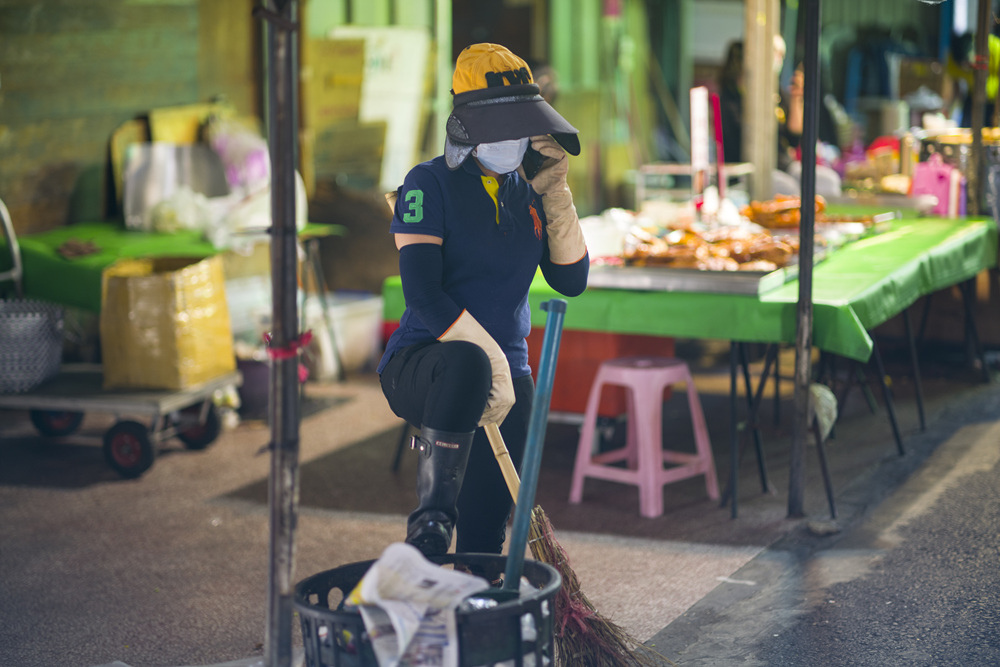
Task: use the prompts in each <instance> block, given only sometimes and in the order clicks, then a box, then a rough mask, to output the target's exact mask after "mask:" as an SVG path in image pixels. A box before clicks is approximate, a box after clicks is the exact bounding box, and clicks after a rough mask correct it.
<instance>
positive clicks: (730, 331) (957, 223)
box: [382, 209, 997, 514]
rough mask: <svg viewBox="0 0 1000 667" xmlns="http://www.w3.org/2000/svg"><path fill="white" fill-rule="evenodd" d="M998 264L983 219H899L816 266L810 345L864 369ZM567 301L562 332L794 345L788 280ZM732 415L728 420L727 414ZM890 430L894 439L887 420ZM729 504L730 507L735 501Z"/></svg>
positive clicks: (614, 292) (535, 319) (391, 310)
mask: <svg viewBox="0 0 1000 667" xmlns="http://www.w3.org/2000/svg"><path fill="white" fill-rule="evenodd" d="M851 210H852V211H853V212H855V213H859V214H864V213H866V211H863V210H858V209H851ZM879 212H881V211H879ZM996 264H997V227H996V224H995V223H994V222H993V221H992V220H991V219H988V218H963V219H943V218H916V217H915V214H913V213H912V212H907V213H905V214H903V216H902V217H901V218H899V219H897V220H895V221H893V222H892V223H890V224H889V226H888V228H887V229H886V231H884V232H883V233H881V234H878V235H875V236H870V237H867V238H863V239H860V240H858V241H855V242H853V243H850V244H848V245H846V246H843V247H841V248H839V249H838V250H836V251H835V252H832V253H830V254H829V256H827V257H826V258H825V259H824V260H823V261H821V262H820V263H818V264H817V265H816V266H815V268H814V271H813V335H812V340H813V344H814V345H815V346H816V347H817V348H818V349H820V350H822V351H825V352H829V353H832V354H835V355H838V356H843V357H846V358H848V359H854V360H857V361H867V360H868V359H869V358H870V357H871V356H872V352H873V349H874V343H873V340H872V337H871V334H870V332H871V330H872V329H873V328H875V327H877V326H878V325H880V324H882V323H883V322H885V321H887V320H889V319H890V318H892V317H893V316H895V315H897V314H899V313H902V312H904V311H905V310H906V309H907V308H909V307H910V306H911V305H913V303H914V302H915V301H916V300H917V299H918V298H920V297H921V296H924V295H928V294H931V293H933V292H936V291H938V290H941V289H944V288H947V287H951V286H953V285H956V284H959V283H962V282H964V281H967V280H969V279H971V278H973V277H974V276H975V275H976V274H977V273H979V272H980V271H982V270H984V269H988V268H992V267H994V266H996ZM557 296H559V295H558V294H557V293H556V292H555V290H553V289H552V288H551V287H549V286H548V284H546V282H545V280H544V279H543V278H542V277H541V275H540V274H539V275H537V276H536V277H535V280H534V282H533V283H532V286H531V290H530V293H529V300H530V301H531V302H532V303H541V302H543V301H545V300H547V299H550V298H553V297H557ZM382 297H383V314H384V318H385V320H386V321H387V322H394V321H398V320H399V317H400V316H401V315H402V313H403V310H404V309H405V302H404V299H403V292H402V286H401V284H400V279H399V276H391V277H389V278H387V279H386V280H385V282H384V284H383V289H382ZM567 300H568V302H569V305H568V308H567V310H566V317H565V324H564V328H565V329H566V330H582V331H598V332H610V333H622V334H645V335H654V336H665V337H672V338H689V339H712V340H728V341H731V342H732V343H736V342H739V343H784V344H791V343H794V342H795V336H796V330H795V327H796V319H797V303H798V282H797V281H795V280H791V281H789V282H787V283H785V284H784V285H782V286H780V287H778V288H777V289H774V290H773V291H770V292H767V293H765V294H763V295H748V294H718V293H708V292H689V291H643V290H624V289H607V288H588V289H587V290H586V291H585V292H584V293H583V294H581V295H580V296H577V297H573V298H569V299H567ZM531 318H532V324H533V325H535V326H541V325H543V324H544V313H542V312H541V311H540V310H537V309H532V311H531ZM734 350H735V347H734ZM734 354H735V352H734ZM734 373H735V370H734ZM748 388H749V387H748ZM733 391H734V392H735V386H734V388H733ZM748 393H749V392H748ZM749 398H750V397H749V396H748V399H749ZM733 417H734V422H735V413H734V415H733ZM893 426H894V431H896V428H895V422H894V421H893ZM896 433H897V444H898V445H899V446H900V447H901V443H900V442H899V438H898V431H896ZM733 446H734V447H735V446H736V443H733ZM733 472H734V473H735V470H734V471H733ZM762 473H763V468H762ZM734 478H735V474H734V475H733V476H732V478H731V482H730V484H731V488H732V489H735V486H734V481H735V479H734ZM765 484H766V482H765ZM733 500H734V508H735V493H733ZM734 514H735V510H734Z"/></svg>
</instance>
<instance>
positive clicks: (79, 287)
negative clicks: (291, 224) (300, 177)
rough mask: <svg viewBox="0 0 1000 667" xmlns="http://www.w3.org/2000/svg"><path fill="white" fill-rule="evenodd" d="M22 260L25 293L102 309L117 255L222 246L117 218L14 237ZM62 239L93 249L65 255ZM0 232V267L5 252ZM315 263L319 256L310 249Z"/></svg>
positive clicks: (316, 229) (184, 253) (317, 232)
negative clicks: (104, 282) (108, 271)
mask: <svg viewBox="0 0 1000 667" xmlns="http://www.w3.org/2000/svg"><path fill="white" fill-rule="evenodd" d="M343 232H344V228H343V227H341V226H340V225H327V224H321V223H308V224H306V225H305V227H303V228H302V229H301V230H299V238H300V239H301V240H302V241H303V242H305V243H308V242H309V241H310V240H313V239H315V238H318V237H319V236H322V235H326V234H342V233H343ZM17 243H18V246H20V251H21V262H22V264H23V276H22V283H23V287H24V296H25V297H27V298H32V299H40V300H42V301H50V302H52V303H57V304H59V305H62V306H72V307H75V308H81V309H83V310H87V311H91V312H100V310H101V274H102V272H103V271H104V269H105V268H107V267H108V266H110V265H111V264H112V263H114V262H115V261H117V260H119V259H128V258H157V257H194V258H199V259H203V258H206V257H211V256H213V255H217V254H219V253H221V252H223V250H221V249H219V248H216V247H215V246H214V245H212V244H211V243H209V242H208V241H207V240H205V238H204V235H203V234H202V232H200V231H193V230H184V231H178V232H174V233H169V234H166V233H157V232H141V231H134V230H128V229H126V228H125V227H124V226H123V225H122V223H120V222H116V221H101V222H80V223H76V224H72V225H66V226H64V227H59V228H57V229H53V230H50V231H47V232H42V233H40V234H31V235H27V236H21V237H19V238H18V239H17ZM66 244H77V247H84V246H87V247H89V249H91V250H92V252H87V253H86V254H84V253H80V254H73V255H69V256H65V255H63V254H61V253H60V249H62V248H65V247H66ZM3 246H5V243H4V241H3V238H2V237H0V268H3V258H5V257H7V256H8V254H9V253H8V251H7V250H6V248H5V247H3ZM310 257H311V261H312V262H313V266H314V268H317V267H318V265H317V264H316V263H315V262H318V257H317V256H315V255H314V254H311V255H310Z"/></svg>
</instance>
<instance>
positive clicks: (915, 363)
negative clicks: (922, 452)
mask: <svg viewBox="0 0 1000 667" xmlns="http://www.w3.org/2000/svg"><path fill="white" fill-rule="evenodd" d="M903 324H904V325H905V326H906V341H907V343H908V345H909V347H910V366H911V367H912V368H913V387H914V391H916V394H917V415H918V416H919V417H920V430H921V431H926V430H927V422H926V420H925V418H924V388H923V383H922V382H921V381H920V361H919V360H918V358H917V341H916V339H915V338H914V337H913V323H912V322H910V309H909V308H904V309H903Z"/></svg>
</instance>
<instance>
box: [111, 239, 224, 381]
mask: <svg viewBox="0 0 1000 667" xmlns="http://www.w3.org/2000/svg"><path fill="white" fill-rule="evenodd" d="M101 282H102V284H101V300H102V302H101V317H100V330H101V356H102V360H103V363H104V386H105V387H107V388H112V387H114V388H129V387H134V388H146V389H185V388H187V387H191V386H194V385H197V384H200V383H202V382H205V381H208V380H211V379H214V378H216V377H219V376H221V375H225V374H226V373H229V372H231V371H233V370H234V369H235V368H236V358H235V356H234V355H233V336H232V330H231V328H230V322H229V309H228V307H227V304H226V292H225V278H224V275H223V262H222V258H221V257H219V256H214V257H209V258H207V259H200V258H190V257H164V258H159V259H141V260H123V261H120V262H116V263H114V264H112V265H111V266H109V267H108V268H107V269H105V270H104V272H103V275H102V281H101Z"/></svg>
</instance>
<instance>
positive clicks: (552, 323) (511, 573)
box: [503, 299, 566, 591]
mask: <svg viewBox="0 0 1000 667" xmlns="http://www.w3.org/2000/svg"><path fill="white" fill-rule="evenodd" d="M541 307H542V310H545V311H547V312H548V315H547V316H546V318H545V337H544V338H543V340H542V352H541V356H540V359H539V362H538V384H537V386H536V387H535V396H534V399H533V400H532V402H531V416H530V417H529V418H528V436H527V439H526V440H525V442H524V461H523V462H522V463H521V488H520V490H519V491H518V494H517V508H516V509H515V511H514V522H513V527H512V529H511V537H510V547H509V549H508V555H507V568H506V570H504V581H503V587H504V589H505V590H508V591H509V590H514V591H516V590H518V588H519V586H520V582H521V574H522V573H523V571H524V550H525V548H526V547H527V545H528V531H529V529H530V527H531V510H532V508H533V507H534V505H535V489H536V488H537V487H538V473H539V470H540V468H541V467H542V449H543V446H544V445H545V429H546V427H547V426H548V414H549V403H550V402H551V400H552V384H553V382H554V380H555V375H556V360H557V359H558V358H559V339H560V336H561V335H562V327H563V319H564V317H565V316H566V301H564V300H563V299H551V300H549V301H545V302H543V303H542V304H541Z"/></svg>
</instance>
